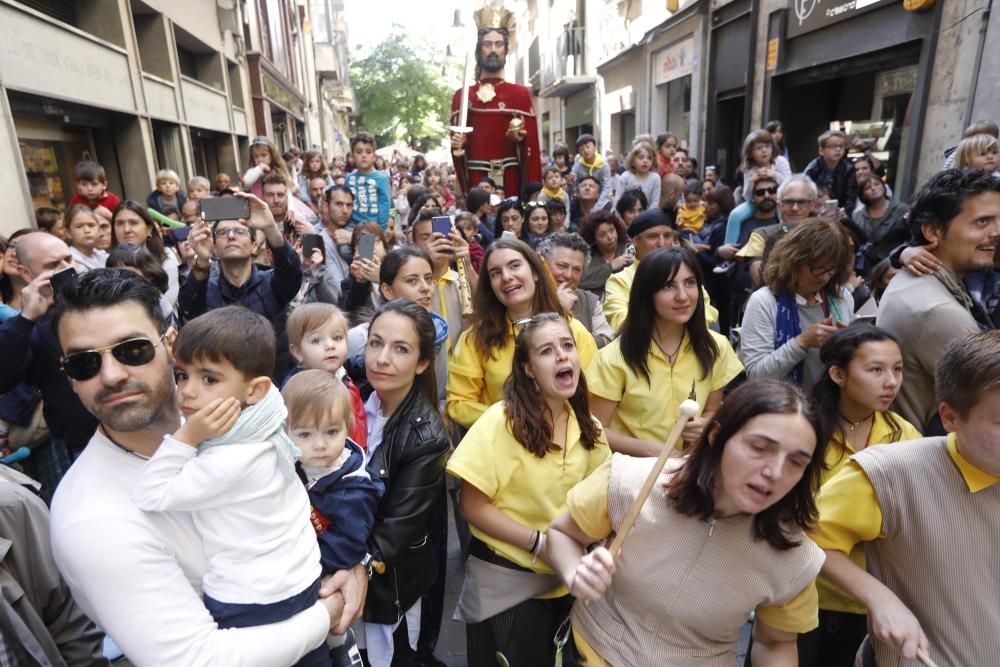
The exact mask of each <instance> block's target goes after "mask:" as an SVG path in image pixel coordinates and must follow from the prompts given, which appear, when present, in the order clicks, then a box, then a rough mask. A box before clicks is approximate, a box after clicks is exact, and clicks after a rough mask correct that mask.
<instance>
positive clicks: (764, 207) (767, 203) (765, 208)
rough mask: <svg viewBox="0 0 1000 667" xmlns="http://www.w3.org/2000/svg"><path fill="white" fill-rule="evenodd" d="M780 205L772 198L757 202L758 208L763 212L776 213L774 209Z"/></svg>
mask: <svg viewBox="0 0 1000 667" xmlns="http://www.w3.org/2000/svg"><path fill="white" fill-rule="evenodd" d="M777 207H778V205H777V204H775V203H774V202H772V201H771V200H770V199H765V200H764V201H761V202H758V203H757V210H758V211H760V212H761V213H774V209H776V208H777Z"/></svg>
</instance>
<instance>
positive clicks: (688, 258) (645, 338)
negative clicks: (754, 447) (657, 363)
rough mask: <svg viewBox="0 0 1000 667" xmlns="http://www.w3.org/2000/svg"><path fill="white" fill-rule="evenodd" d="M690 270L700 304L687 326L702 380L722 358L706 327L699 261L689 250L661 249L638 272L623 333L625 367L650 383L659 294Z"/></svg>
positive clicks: (685, 326) (641, 264)
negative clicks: (681, 271)
mask: <svg viewBox="0 0 1000 667" xmlns="http://www.w3.org/2000/svg"><path fill="white" fill-rule="evenodd" d="M682 265H684V266H687V267H688V269H690V270H691V273H693V274H694V278H695V280H696V281H697V282H698V301H697V303H696V304H695V307H694V314H692V315H691V319H690V320H688V321H687V324H685V325H684V329H685V331H687V334H688V337H689V338H690V339H691V347H692V348H693V349H694V354H695V356H696V357H697V358H698V363H699V364H700V365H701V372H702V377H706V376H708V374H709V373H710V372H711V371H712V366H714V365H715V360H716V359H718V358H719V346H718V345H717V344H716V342H715V339H714V338H713V337H712V334H711V333H709V331H708V325H707V324H706V323H705V297H704V293H703V292H702V284H703V282H704V281H703V279H702V276H701V267H699V266H698V258H697V257H696V256H695V254H694V253H693V252H691V251H690V250H688V249H687V248H661V249H659V250H655V251H653V252H652V253H650V254H649V256H648V257H646V258H645V259H644V260H642V262H640V263H639V268H638V269H636V271H635V280H634V281H633V282H632V291H631V292H630V293H629V297H628V317H626V318H625V323H624V324H623V325H622V330H621V343H620V344H621V351H622V357H623V358H624V359H625V363H626V364H627V365H628V367H629V368H631V369H632V370H633V371H635V372H636V373H638V374H640V375H642V376H643V377H644V378H646V382H649V347H650V345H652V344H653V331H654V330H655V329H656V304H655V303H654V299H655V297H656V293H657V292H659V291H660V290H661V289H663V287H664V286H665V285H666V284H667V283H668V282H670V281H671V280H673V279H674V278H675V277H676V276H677V273H678V271H680V268H681V266H682Z"/></svg>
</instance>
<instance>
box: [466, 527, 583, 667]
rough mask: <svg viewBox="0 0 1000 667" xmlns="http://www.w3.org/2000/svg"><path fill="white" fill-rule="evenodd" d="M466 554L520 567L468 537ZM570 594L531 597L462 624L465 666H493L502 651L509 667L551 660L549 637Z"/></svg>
mask: <svg viewBox="0 0 1000 667" xmlns="http://www.w3.org/2000/svg"><path fill="white" fill-rule="evenodd" d="M470 553H471V554H472V555H474V556H476V557H477V558H482V559H483V560H485V561H487V562H491V563H495V564H497V565H503V566H504V567H510V568H512V569H518V570H523V569H524V568H522V567H520V566H518V565H516V564H515V563H512V562H511V561H509V560H507V559H505V558H502V557H500V556H497V555H496V554H494V553H493V552H492V551H490V550H489V547H487V546H486V545H484V544H483V543H482V542H480V541H479V540H477V539H476V538H472V544H471V545H470ZM573 600H574V598H573V596H572V595H564V596H562V597H559V598H551V599H546V600H539V599H537V598H532V599H531V600H526V601H524V602H522V603H521V604H519V605H517V606H515V607H512V608H510V609H508V610H506V611H503V612H500V613H499V614H497V615H496V616H492V617H490V618H488V619H486V620H485V621H482V622H480V623H470V624H468V625H466V626H465V644H466V651H467V653H468V660H469V667H496V665H497V664H498V660H497V655H496V654H497V653H502V654H503V656H504V657H505V658H506V659H507V663H508V664H509V665H510V666H511V667H536V666H539V667H542V666H544V665H551V664H553V663H554V662H555V656H556V649H555V644H554V643H553V639H554V638H555V636H556V631H557V630H558V629H559V626H560V625H561V624H562V622H563V621H564V620H566V617H567V616H569V612H570V609H572V607H573Z"/></svg>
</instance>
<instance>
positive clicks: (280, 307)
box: [177, 192, 302, 378]
mask: <svg viewBox="0 0 1000 667" xmlns="http://www.w3.org/2000/svg"><path fill="white" fill-rule="evenodd" d="M234 196H236V197H243V198H245V199H249V200H250V218H249V219H248V220H219V221H218V222H216V223H215V226H214V227H211V228H210V227H209V226H208V224H207V223H206V222H204V221H202V222H198V223H196V224H195V225H194V226H193V227H192V228H191V234H190V236H188V242H189V243H190V244H191V247H192V248H193V249H194V252H195V262H194V266H192V267H191V273H190V274H189V275H188V278H187V280H185V281H184V284H183V285H181V290H180V295H179V296H178V299H177V309H178V311H179V312H180V317H181V321H182V322H187V321H189V320H192V319H194V318H195V317H198V316H199V315H201V314H203V313H206V312H208V311H209V310H213V309H215V308H221V307H222V306H232V305H240V306H246V307H247V308H249V309H250V310H252V311H254V312H255V313H259V314H260V315H263V316H264V317H266V318H267V319H268V320H270V322H271V324H273V325H274V331H275V333H276V334H277V337H278V350H277V351H278V363H277V367H276V370H275V375H274V377H275V378H281V377H284V375H285V374H286V373H287V372H288V371H289V370H291V366H292V361H291V357H290V356H289V353H288V340H287V337H286V336H285V321H286V319H287V315H286V312H287V306H288V304H289V302H291V300H292V299H293V298H295V295H296V294H298V291H299V288H300V287H301V286H302V263H301V262H300V261H299V256H298V255H297V254H296V252H295V250H293V249H292V246H291V245H289V244H288V242H286V241H285V238H284V236H282V234H281V229H280V228H279V227H278V225H277V223H276V222H275V220H274V216H273V215H272V214H271V210H270V209H269V208H268V206H267V204H265V203H264V202H263V201H262V200H261V199H258V198H257V197H255V196H253V195H251V194H246V193H242V192H241V193H238V194H236V195H234ZM258 230H259V231H260V232H262V233H263V234H264V238H265V239H266V242H267V245H268V247H270V249H271V257H272V268H271V269H260V268H258V267H256V266H254V262H253V258H254V255H256V254H257V250H258V248H259V244H258V242H257V236H256V235H257V234H258ZM213 252H214V254H215V257H216V258H218V260H219V269H220V270H219V271H218V273H215V272H211V271H210V269H211V266H212V255H213Z"/></svg>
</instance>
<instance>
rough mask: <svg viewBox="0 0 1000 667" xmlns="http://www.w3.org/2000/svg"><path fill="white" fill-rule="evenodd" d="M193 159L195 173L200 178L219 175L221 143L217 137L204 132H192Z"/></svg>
mask: <svg viewBox="0 0 1000 667" xmlns="http://www.w3.org/2000/svg"><path fill="white" fill-rule="evenodd" d="M191 157H192V160H193V161H194V171H195V173H196V174H198V175H199V176H205V177H206V178H212V177H213V176H214V175H215V174H217V173H219V142H218V141H217V138H216V135H215V134H214V133H211V132H204V131H202V130H191Z"/></svg>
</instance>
